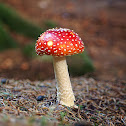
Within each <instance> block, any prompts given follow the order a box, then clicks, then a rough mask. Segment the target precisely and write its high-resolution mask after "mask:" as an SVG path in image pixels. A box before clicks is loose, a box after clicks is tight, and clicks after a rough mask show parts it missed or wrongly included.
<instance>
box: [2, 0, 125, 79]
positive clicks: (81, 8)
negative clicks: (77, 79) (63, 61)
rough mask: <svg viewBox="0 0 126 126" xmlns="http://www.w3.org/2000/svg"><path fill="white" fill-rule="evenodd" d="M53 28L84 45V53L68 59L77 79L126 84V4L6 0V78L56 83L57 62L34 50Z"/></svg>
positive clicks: (111, 0) (118, 0)
mask: <svg viewBox="0 0 126 126" xmlns="http://www.w3.org/2000/svg"><path fill="white" fill-rule="evenodd" d="M53 27H58V28H59V27H63V28H69V29H73V30H74V31H75V32H77V33H78V34H79V36H80V37H81V38H82V40H83V41H84V44H85V48H86V49H85V52H84V53H82V54H79V55H75V56H71V57H67V62H68V65H69V71H70V76H71V77H74V76H86V77H93V78H95V79H98V80H118V79H126V0H0V77H3V78H14V79H30V80H45V79H53V78H54V72H53V64H52V59H51V57H50V56H42V57H40V56H37V55H36V53H35V50H34V48H35V47H34V46H35V43H36V40H37V38H38V37H39V35H40V34H41V33H42V32H44V31H45V30H47V29H49V28H53Z"/></svg>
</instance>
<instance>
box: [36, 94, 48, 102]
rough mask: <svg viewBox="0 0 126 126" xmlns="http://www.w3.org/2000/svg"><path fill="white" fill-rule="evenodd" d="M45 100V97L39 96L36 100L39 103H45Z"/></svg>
mask: <svg viewBox="0 0 126 126" xmlns="http://www.w3.org/2000/svg"><path fill="white" fill-rule="evenodd" d="M45 98H46V97H45V96H43V95H39V96H38V97H37V98H36V100H37V101H43V100H44V99H45Z"/></svg>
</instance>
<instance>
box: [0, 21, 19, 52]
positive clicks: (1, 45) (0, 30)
mask: <svg viewBox="0 0 126 126" xmlns="http://www.w3.org/2000/svg"><path fill="white" fill-rule="evenodd" d="M17 46H18V44H17V43H16V41H15V40H14V39H13V38H12V37H11V36H10V34H9V32H8V31H7V30H6V29H4V26H3V24H2V23H1V22H0V51H3V50H5V49H8V48H16V47H17Z"/></svg>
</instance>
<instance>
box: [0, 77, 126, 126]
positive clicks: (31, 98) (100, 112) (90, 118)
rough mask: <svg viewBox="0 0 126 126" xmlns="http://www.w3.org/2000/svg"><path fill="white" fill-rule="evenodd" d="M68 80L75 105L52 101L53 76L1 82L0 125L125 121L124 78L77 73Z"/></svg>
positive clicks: (120, 125)
mask: <svg viewBox="0 0 126 126" xmlns="http://www.w3.org/2000/svg"><path fill="white" fill-rule="evenodd" d="M71 82H72V86H73V90H74V94H75V97H76V102H75V104H76V105H77V106H78V108H69V107H66V106H62V105H59V104H58V103H56V86H55V83H56V81H55V80H48V81H33V82H32V81H29V80H18V81H15V80H6V82H5V83H1V85H0V124H1V125H0V126H5V125H7V126H11V125H12V126H13V125H15V126H16V125H19V126H20V125H24V126H25V125H26V126H29V125H30V126H31V125H33V126H35V125H38V126H39V125H40V126H47V125H48V126H49V125H50V126H53V125H54V126H59V125H67V126H69V125H73V126H90V125H95V126H98V125H103V126H125V125H126V93H125V92H126V81H115V82H110V81H106V82H105V81H96V80H94V79H93V78H88V79H86V78H84V77H79V78H71ZM38 96H41V97H42V98H41V99H40V98H39V99H38Z"/></svg>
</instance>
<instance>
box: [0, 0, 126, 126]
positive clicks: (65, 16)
mask: <svg viewBox="0 0 126 126" xmlns="http://www.w3.org/2000/svg"><path fill="white" fill-rule="evenodd" d="M0 1H2V2H4V3H7V4H8V5H10V6H11V7H13V8H15V9H16V10H17V11H18V13H19V14H20V15H22V16H23V17H24V18H26V19H28V20H29V19H31V20H32V22H34V23H37V25H38V26H40V27H43V22H46V21H47V20H51V21H53V22H55V23H56V24H58V26H60V27H67V28H70V29H73V30H74V31H75V32H77V33H78V34H79V36H80V37H81V38H82V40H84V43H85V47H86V50H87V52H88V53H89V55H90V57H91V58H92V60H93V62H94V65H95V68H96V71H95V72H94V73H93V74H92V75H90V77H89V76H88V75H86V76H82V77H75V78H71V81H72V86H73V89H74V93H75V97H76V102H75V104H76V105H78V109H77V108H69V107H65V106H62V105H58V104H57V103H56V88H55V83H56V82H55V80H54V72H53V66H52V63H44V62H38V61H37V60H36V59H32V58H30V59H29V58H27V57H25V56H24V55H23V54H22V52H21V49H16V50H13V49H11V50H6V51H4V52H1V53H0V77H1V78H0V81H2V78H3V77H4V78H8V79H7V80H6V82H5V83H2V82H1V83H0V126H11V125H12V126H13V125H15V126H16V125H19V126H20V125H24V126H25V125H26V126H29V125H38V126H39V125H40V126H44V125H45V126H46V125H48V126H49V125H51V126H52V125H54V126H57V125H74V126H82V125H85V126H86V125H88V126H89V125H91V124H93V125H95V126H98V125H103V126H107V125H108V126H114V125H115V126H125V125H126V67H125V63H126V49H125V47H126V43H125V41H126V34H125V33H126V23H125V22H126V17H125V11H126V8H125V6H126V2H119V3H118V2H115V3H114V4H112V3H109V2H106V1H105V0H102V2H101V0H100V1H99V2H98V3H97V2H96V0H93V1H91V2H89V1H88V0H78V1H79V2H78V1H74V0H70V1H68V0H64V1H60V0H55V2H54V0H38V1H37V2H36V0H32V1H31V0H17V1H16V0H13V1H12V0H0ZM97 1H98V0H97ZM121 1H123V0H121ZM61 5H62V6H61ZM12 36H13V37H14V38H15V39H16V40H18V42H19V43H20V44H21V46H24V45H27V44H29V43H30V42H31V41H32V40H31V39H29V38H26V37H24V36H21V35H18V34H16V33H12ZM86 77H88V78H86ZM9 78H11V79H9ZM12 78H13V79H12ZM30 80H31V81H30ZM35 80H37V81H35ZM38 80H41V81H38ZM40 95H42V96H44V97H45V98H44V99H42V101H37V97H38V96H40ZM80 121H81V123H80V124H79V122H80ZM77 122H78V123H77Z"/></svg>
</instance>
